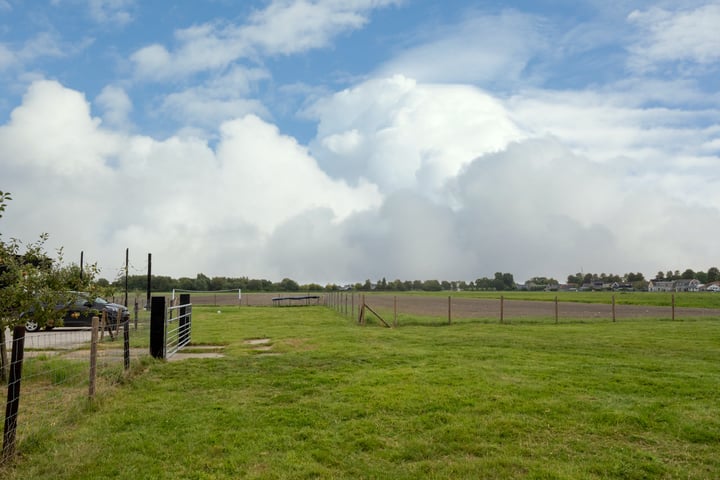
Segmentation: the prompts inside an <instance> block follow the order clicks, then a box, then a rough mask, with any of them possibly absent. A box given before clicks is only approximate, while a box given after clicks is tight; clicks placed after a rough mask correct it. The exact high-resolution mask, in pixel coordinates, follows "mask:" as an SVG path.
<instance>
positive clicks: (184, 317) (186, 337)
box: [178, 293, 192, 347]
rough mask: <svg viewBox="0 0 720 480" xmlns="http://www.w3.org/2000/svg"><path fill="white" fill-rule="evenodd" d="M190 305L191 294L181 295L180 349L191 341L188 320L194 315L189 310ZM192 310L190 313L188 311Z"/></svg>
mask: <svg viewBox="0 0 720 480" xmlns="http://www.w3.org/2000/svg"><path fill="white" fill-rule="evenodd" d="M189 303H190V294H189V293H181V294H180V305H182V306H181V307H180V325H179V327H180V328H179V335H178V347H182V346H183V345H185V344H187V343H188V342H189V341H190V319H189V318H188V314H190V315H192V313H191V312H192V310H191V309H190V308H188V306H187V305H188V304H189ZM188 310H190V311H188Z"/></svg>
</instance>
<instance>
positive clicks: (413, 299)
mask: <svg viewBox="0 0 720 480" xmlns="http://www.w3.org/2000/svg"><path fill="white" fill-rule="evenodd" d="M326 299H327V300H326V304H327V305H328V307H330V308H333V309H334V310H336V311H337V312H339V313H341V314H342V315H344V316H349V317H351V318H355V319H357V321H358V323H361V324H364V323H365V320H366V319H365V313H366V312H365V310H366V309H368V308H369V309H371V313H373V314H374V315H373V316H374V317H375V318H376V319H377V321H378V322H379V323H381V324H385V323H392V325H393V326H395V327H397V326H400V325H401V324H402V323H407V322H408V321H410V323H414V324H416V323H418V322H419V321H418V320H417V319H412V318H413V317H416V318H426V319H433V318H434V319H436V320H435V321H433V322H432V323H438V322H443V321H444V322H445V323H448V324H452V323H453V322H454V321H458V320H482V321H485V322H492V321H497V322H499V323H511V322H512V321H513V320H514V321H530V320H539V321H544V322H554V323H559V322H560V321H561V320H571V321H612V322H616V321H618V320H623V319H633V318H669V319H670V320H677V319H684V318H692V317H702V316H720V311H718V310H716V309H707V308H692V307H684V308H677V307H676V305H675V296H674V295H673V296H672V297H671V300H670V304H669V305H667V306H641V305H620V304H618V303H617V302H616V299H615V296H614V295H613V296H612V297H611V299H610V303H609V304H604V303H580V302H561V301H560V300H559V298H558V297H557V296H555V297H554V298H553V299H551V300H550V301H532V300H508V299H507V298H506V297H505V296H503V295H500V297H499V298H495V299H492V298H467V297H453V296H452V295H448V296H447V297H443V296H416V295H408V296H405V295H387V294H379V293H376V294H366V293H357V292H328V293H327V297H326ZM348 305H349V306H350V307H349V308H348ZM356 305H357V313H356V308H355V306H356ZM408 317H410V318H411V319H408ZM388 318H392V322H389V321H386V319H388ZM401 319H402V321H401ZM419 323H423V322H422V321H420V322H419Z"/></svg>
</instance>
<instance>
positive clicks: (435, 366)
mask: <svg viewBox="0 0 720 480" xmlns="http://www.w3.org/2000/svg"><path fill="white" fill-rule="evenodd" d="M221 310H222V313H220V314H218V313H217V308H216V307H213V308H201V307H195V308H194V312H193V313H194V323H193V343H195V344H222V345H225V348H224V352H225V355H226V356H225V357H224V358H221V359H190V360H184V361H178V362H162V361H152V362H146V364H145V365H144V367H145V370H144V371H143V372H141V373H139V374H136V375H135V376H133V377H132V378H130V379H129V380H128V381H127V382H126V383H125V384H124V385H122V386H120V387H118V388H116V389H114V390H112V391H111V392H110V393H107V394H105V395H104V396H101V397H100V398H99V399H98V400H97V401H96V403H95V404H94V405H92V406H89V407H86V408H85V411H84V412H83V413H82V414H81V415H73V416H71V417H70V419H69V420H67V421H66V422H65V423H64V424H62V425H58V426H57V427H58V428H56V429H54V430H52V431H48V433H47V438H46V439H44V441H38V439H35V441H33V442H32V443H28V444H21V445H19V447H18V448H19V451H20V455H19V457H18V458H17V460H16V462H15V464H14V465H13V466H12V467H11V468H6V469H5V470H0V476H1V477H2V478H3V479H8V480H9V479H30V478H55V479H84V478H87V479H98V478H143V479H146V478H147V479H165V478H167V479H170V478H172V479H177V478H183V479H218V478H228V479H229V478H263V479H265V478H269V479H272V478H388V479H403V478H407V479H410V478H561V479H562V478H564V479H578V478H589V479H592V478H623V479H625V478H701V479H702V478H708V479H712V478H718V477H720V393H719V392H720V321H718V319H717V318H716V319H708V320H697V321H685V322H670V321H658V320H640V321H625V322H622V323H607V322H603V323H589V324H560V325H553V324H544V325H538V324H519V325H515V324H513V325H498V324H459V325H451V326H436V327H428V326H407V327H404V328H401V329H386V328H379V327H377V326H366V327H359V326H357V325H356V324H355V323H353V322H351V321H348V320H347V319H345V318H344V317H342V316H340V315H339V314H337V313H335V312H334V311H332V310H330V309H327V308H323V307H303V308H300V307H295V308H234V307H233V308H223V309H221ZM251 339H267V342H268V343H267V344H266V345H262V344H249V343H246V341H247V340H251ZM267 346H270V347H271V348H270V349H269V350H260V349H259V348H261V347H263V348H264V347H267ZM21 408H22V406H21ZM52 408H63V406H62V405H54V406H52Z"/></svg>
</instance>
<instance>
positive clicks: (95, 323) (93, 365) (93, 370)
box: [88, 315, 100, 400]
mask: <svg viewBox="0 0 720 480" xmlns="http://www.w3.org/2000/svg"><path fill="white" fill-rule="evenodd" d="M99 325H100V318H98V316H97V315H96V316H94V317H92V333H91V334H90V386H89V387H88V396H89V397H90V400H92V399H93V398H95V378H97V346H98V327H99Z"/></svg>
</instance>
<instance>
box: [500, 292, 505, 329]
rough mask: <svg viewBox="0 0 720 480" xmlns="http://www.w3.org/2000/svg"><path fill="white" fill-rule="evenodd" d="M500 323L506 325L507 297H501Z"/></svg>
mask: <svg viewBox="0 0 720 480" xmlns="http://www.w3.org/2000/svg"><path fill="white" fill-rule="evenodd" d="M500 323H505V297H504V296H502V295H500Z"/></svg>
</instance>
